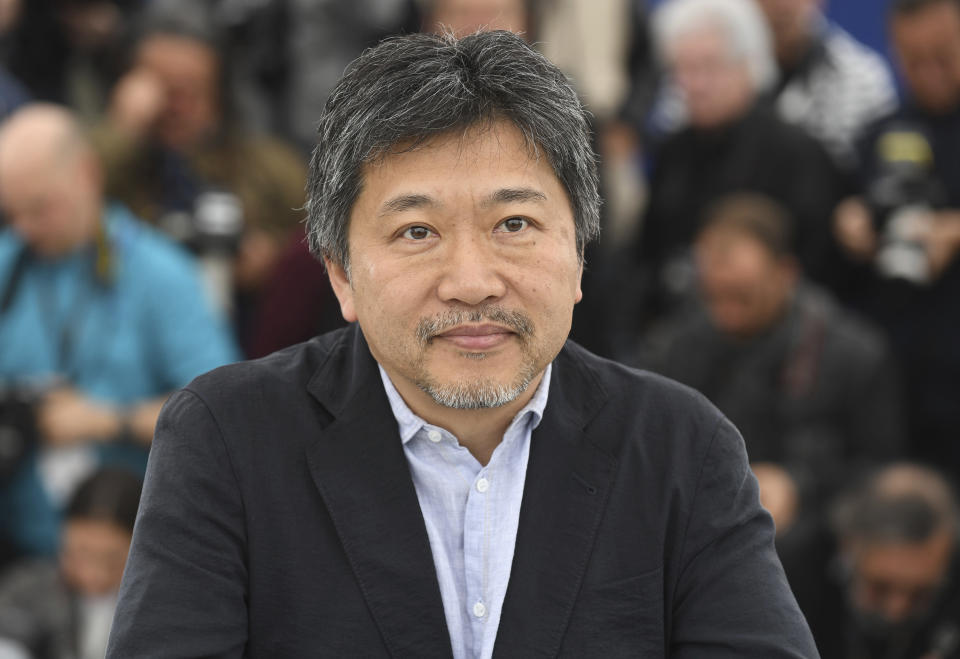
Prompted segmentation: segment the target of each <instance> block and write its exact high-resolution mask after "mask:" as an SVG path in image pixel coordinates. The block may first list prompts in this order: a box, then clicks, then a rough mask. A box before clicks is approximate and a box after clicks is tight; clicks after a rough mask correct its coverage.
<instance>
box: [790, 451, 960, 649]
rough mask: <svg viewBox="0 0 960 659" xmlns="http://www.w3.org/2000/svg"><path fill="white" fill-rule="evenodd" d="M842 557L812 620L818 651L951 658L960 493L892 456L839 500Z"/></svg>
mask: <svg viewBox="0 0 960 659" xmlns="http://www.w3.org/2000/svg"><path fill="white" fill-rule="evenodd" d="M832 517H833V519H832V523H833V527H834V533H835V535H836V539H837V543H838V550H839V555H838V560H837V562H836V563H835V564H834V565H833V570H832V572H831V573H830V574H831V577H832V581H831V582H830V583H828V584H827V593H826V597H825V598H824V600H823V601H824V604H825V606H824V607H823V608H822V609H821V610H820V611H819V612H818V613H819V615H814V616H810V617H809V619H810V624H811V627H812V628H813V630H814V635H815V637H816V639H817V645H818V646H819V648H820V652H821V654H822V656H823V657H825V658H830V657H843V659H917V658H918V657H920V658H922V659H957V658H958V657H960V583H958V581H957V576H958V574H957V567H958V559H960V551H958V524H960V517H958V511H957V499H956V495H955V494H954V492H953V491H952V489H951V487H950V485H949V484H948V482H947V481H946V480H945V479H944V478H943V476H942V475H941V474H940V473H939V472H937V471H934V470H932V469H928V468H924V467H920V466H917V465H912V464H905V463H904V464H895V465H891V466H889V467H886V468H885V469H883V470H882V471H880V472H878V473H877V474H876V475H874V476H873V477H872V478H871V479H870V480H869V481H867V482H866V483H865V484H864V485H863V486H861V487H859V488H857V489H856V490H855V491H853V492H852V493H850V494H848V495H846V496H845V497H843V498H842V499H840V500H839V501H838V502H837V504H836V506H835V510H834V511H833V516H832Z"/></svg>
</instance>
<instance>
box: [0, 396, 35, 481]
mask: <svg viewBox="0 0 960 659" xmlns="http://www.w3.org/2000/svg"><path fill="white" fill-rule="evenodd" d="M45 389H46V388H45V387H39V386H37V385H35V384H32V383H19V382H12V383H5V382H2V381H0V483H2V482H4V481H5V480H6V479H8V478H10V477H11V476H12V475H13V474H14V472H15V471H16V470H17V467H19V465H20V463H21V461H22V460H23V458H24V456H26V455H27V454H28V453H29V452H30V451H31V449H32V448H33V447H34V446H36V445H37V443H38V442H39V432H38V430H37V412H36V410H37V406H38V404H39V402H40V400H41V399H42V398H43V393H44V391H45Z"/></svg>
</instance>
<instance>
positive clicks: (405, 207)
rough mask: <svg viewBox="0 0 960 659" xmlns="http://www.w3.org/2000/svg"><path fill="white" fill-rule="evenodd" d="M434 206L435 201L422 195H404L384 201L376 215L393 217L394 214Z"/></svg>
mask: <svg viewBox="0 0 960 659" xmlns="http://www.w3.org/2000/svg"><path fill="white" fill-rule="evenodd" d="M436 205H437V201H436V200H435V199H434V198H433V197H428V196H427V195H424V194H404V195H400V196H397V197H394V198H393V199H389V200H387V201H385V202H384V203H383V205H382V206H380V212H379V213H377V214H378V215H379V216H380V217H383V216H384V215H393V214H394V213H402V212H404V211H409V210H413V209H415V208H424V207H426V206H436Z"/></svg>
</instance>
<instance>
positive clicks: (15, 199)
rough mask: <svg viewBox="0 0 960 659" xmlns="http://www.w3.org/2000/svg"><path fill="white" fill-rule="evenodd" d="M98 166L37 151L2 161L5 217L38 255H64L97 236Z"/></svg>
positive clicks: (0, 188)
mask: <svg viewBox="0 0 960 659" xmlns="http://www.w3.org/2000/svg"><path fill="white" fill-rule="evenodd" d="M11 155H12V154H11ZM92 167H93V165H92V163H90V162H89V161H86V162H85V163H84V161H79V162H52V163H51V162H50V161H49V160H47V159H42V158H39V157H34V154H23V157H22V159H17V160H16V161H15V162H11V161H8V158H4V159H3V162H0V206H2V208H3V214H4V217H5V218H6V220H7V222H8V223H9V224H10V226H11V228H12V229H13V230H14V231H16V232H17V233H18V234H19V235H20V237H21V238H22V239H23V241H24V242H25V243H26V244H27V245H28V246H29V247H30V249H31V250H32V251H33V252H34V253H35V254H37V255H38V256H41V257H44V258H56V257H58V256H62V255H64V254H66V253H68V252H70V251H72V250H74V249H76V248H77V247H79V246H80V245H82V244H84V243H86V242H87V241H88V240H90V239H91V238H92V237H93V233H94V230H95V220H96V219H97V218H96V216H95V214H96V208H97V205H98V196H99V192H98V183H97V182H96V180H95V176H94V174H93V172H91V171H90V169H91V168H92Z"/></svg>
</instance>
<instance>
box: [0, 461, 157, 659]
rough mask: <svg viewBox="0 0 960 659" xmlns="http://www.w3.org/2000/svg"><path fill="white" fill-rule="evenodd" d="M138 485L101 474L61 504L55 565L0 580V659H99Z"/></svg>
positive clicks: (25, 564) (34, 563)
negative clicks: (62, 516)
mask: <svg viewBox="0 0 960 659" xmlns="http://www.w3.org/2000/svg"><path fill="white" fill-rule="evenodd" d="M140 488H141V481H140V479H139V478H138V477H137V476H135V475H133V474H131V473H130V472H129V471H127V470H125V469H101V470H99V471H97V472H96V473H94V474H93V475H92V476H90V477H89V478H88V479H86V480H85V481H84V482H83V483H81V485H80V486H79V487H78V488H77V491H76V493H75V494H74V495H73V497H72V498H71V500H70V504H69V505H68V506H67V510H66V513H65V520H64V529H63V543H62V547H61V549H60V552H59V556H58V560H57V561H52V560H48V559H41V560H36V559H34V560H26V561H22V562H20V563H18V564H17V565H14V566H12V567H11V568H10V569H9V570H7V571H6V572H5V573H3V574H2V575H0V657H3V659H102V657H103V656H104V654H105V652H106V648H107V637H108V635H109V633H110V623H111V621H112V619H113V612H114V610H115V609H116V605H117V591H118V590H119V589H120V578H121V577H122V576H123V569H124V567H125V565H126V562H127V554H128V553H129V551H130V539H131V537H132V535H133V523H134V520H135V519H136V516H137V507H138V506H139V504H140Z"/></svg>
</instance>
